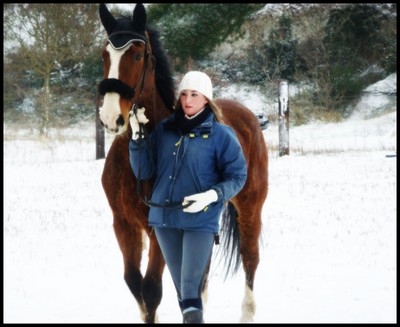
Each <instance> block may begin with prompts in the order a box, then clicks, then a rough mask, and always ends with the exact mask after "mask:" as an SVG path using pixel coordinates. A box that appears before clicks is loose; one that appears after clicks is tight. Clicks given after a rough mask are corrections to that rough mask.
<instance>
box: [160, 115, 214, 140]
mask: <svg viewBox="0 0 400 327" xmlns="http://www.w3.org/2000/svg"><path fill="white" fill-rule="evenodd" d="M175 115H176V112H174V113H173V114H172V115H171V116H169V117H168V118H167V120H166V121H165V122H164V126H165V127H166V128H167V129H172V130H175V131H177V132H178V133H180V131H179V128H178V126H177V124H176V120H175ZM213 123H214V113H213V112H212V111H211V112H210V113H209V115H208V116H207V118H206V119H205V120H204V121H203V122H202V123H201V124H200V125H198V126H196V127H194V128H193V129H192V130H191V131H190V132H189V133H187V134H195V135H197V136H198V135H204V134H211V133H212V127H213ZM185 135H186V134H185Z"/></svg>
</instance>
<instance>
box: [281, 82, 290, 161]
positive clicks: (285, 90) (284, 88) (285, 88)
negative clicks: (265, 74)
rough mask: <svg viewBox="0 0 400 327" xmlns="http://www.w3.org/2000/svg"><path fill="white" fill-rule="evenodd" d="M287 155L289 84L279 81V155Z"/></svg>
mask: <svg viewBox="0 0 400 327" xmlns="http://www.w3.org/2000/svg"><path fill="white" fill-rule="evenodd" d="M284 155H289V84H288V82H287V81H286V80H281V81H280V82H279V156H280V157H281V156H284Z"/></svg>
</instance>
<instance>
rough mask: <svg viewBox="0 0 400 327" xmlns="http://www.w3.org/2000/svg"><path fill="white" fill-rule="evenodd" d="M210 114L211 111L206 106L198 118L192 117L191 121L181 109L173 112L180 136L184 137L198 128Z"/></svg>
mask: <svg viewBox="0 0 400 327" xmlns="http://www.w3.org/2000/svg"><path fill="white" fill-rule="evenodd" d="M210 113H211V109H210V108H209V107H208V106H206V107H205V108H204V110H203V111H202V112H201V113H200V114H199V115H198V116H196V117H194V118H193V119H187V118H186V117H185V113H184V112H183V110H182V108H179V109H178V110H177V111H176V112H175V124H176V126H177V127H178V129H179V131H180V132H181V134H182V135H185V134H187V133H189V132H190V131H191V130H193V129H194V128H195V127H197V126H199V125H200V124H201V123H202V122H204V121H205V120H206V119H207V117H208V116H209V114H210Z"/></svg>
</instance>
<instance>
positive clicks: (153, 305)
mask: <svg viewBox="0 0 400 327" xmlns="http://www.w3.org/2000/svg"><path fill="white" fill-rule="evenodd" d="M149 238H150V246H149V260H148V264H147V270H146V274H145V276H144V278H143V281H142V296H143V300H144V303H145V306H146V311H147V313H146V317H145V322H147V323H154V322H156V321H157V320H158V318H157V316H156V310H157V308H158V306H159V304H160V302H161V298H162V275H163V272H164V268H165V261H164V257H163V256H162V253H161V249H160V247H159V245H158V242H157V239H156V235H155V233H154V232H151V233H150V235H149Z"/></svg>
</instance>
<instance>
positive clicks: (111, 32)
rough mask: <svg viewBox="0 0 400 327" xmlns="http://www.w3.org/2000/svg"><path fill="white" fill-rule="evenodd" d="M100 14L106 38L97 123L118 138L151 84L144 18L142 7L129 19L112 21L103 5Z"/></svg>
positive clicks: (111, 16)
mask: <svg viewBox="0 0 400 327" xmlns="http://www.w3.org/2000/svg"><path fill="white" fill-rule="evenodd" d="M99 13H100V19H101V22H102V24H103V26H104V28H105V29H106V31H107V35H108V40H107V42H106V44H105V46H104V47H103V50H102V57H103V61H104V80H103V81H102V82H101V83H100V84H99V93H100V94H101V95H103V96H104V99H103V104H102V107H101V108H100V119H101V121H102V123H103V125H104V126H105V127H106V128H107V129H108V130H109V131H111V132H113V133H116V134H120V133H122V132H124V131H125V130H126V129H127V126H128V123H129V113H130V111H131V110H132V109H133V108H134V106H135V105H136V106H141V105H142V100H143V99H142V97H143V91H144V89H145V88H146V85H150V83H154V76H153V73H152V72H153V62H152V53H151V46H150V44H149V38H148V35H147V32H146V29H145V26H146V19H147V16H146V11H145V8H144V6H143V5H142V4H137V5H136V6H135V8H134V10H133V16H132V17H131V18H129V19H127V18H120V19H115V18H114V16H113V15H112V14H111V13H110V11H109V10H108V9H107V7H106V5H104V4H101V5H100V9H99ZM150 79H152V80H151V81H150ZM146 114H148V112H146Z"/></svg>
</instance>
